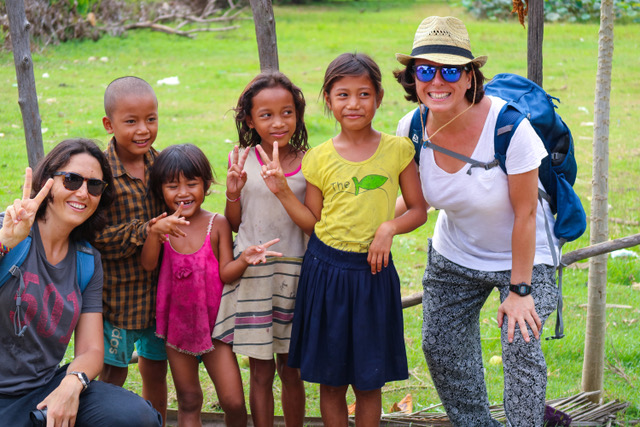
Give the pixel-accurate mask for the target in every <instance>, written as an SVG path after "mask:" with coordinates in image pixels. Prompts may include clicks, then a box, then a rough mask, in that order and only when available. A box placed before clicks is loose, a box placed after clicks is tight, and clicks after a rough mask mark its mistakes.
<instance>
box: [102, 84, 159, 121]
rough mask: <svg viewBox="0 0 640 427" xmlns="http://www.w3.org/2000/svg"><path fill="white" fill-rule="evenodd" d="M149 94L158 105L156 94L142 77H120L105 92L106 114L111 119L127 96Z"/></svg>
mask: <svg viewBox="0 0 640 427" xmlns="http://www.w3.org/2000/svg"><path fill="white" fill-rule="evenodd" d="M147 94H149V95H151V96H153V98H154V99H155V101H156V104H158V99H157V98H156V93H155V92H154V91H153V88H152V87H151V85H150V84H149V83H147V82H146V81H144V80H143V79H141V78H140V77H135V76H124V77H119V78H117V79H115V80H114V81H112V82H111V83H109V86H107V89H106V90H105V91H104V113H105V114H106V116H107V117H109V118H110V119H111V118H112V114H113V112H114V111H115V109H116V105H117V103H118V101H119V100H120V99H122V98H123V97H125V96H131V95H134V96H141V95H147Z"/></svg>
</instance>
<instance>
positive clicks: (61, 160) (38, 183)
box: [31, 138, 115, 240]
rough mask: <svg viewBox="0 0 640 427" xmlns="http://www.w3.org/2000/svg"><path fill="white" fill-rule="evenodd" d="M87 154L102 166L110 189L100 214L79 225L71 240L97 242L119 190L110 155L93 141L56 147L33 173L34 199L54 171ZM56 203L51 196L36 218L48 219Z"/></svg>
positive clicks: (71, 141) (103, 197) (68, 141)
mask: <svg viewBox="0 0 640 427" xmlns="http://www.w3.org/2000/svg"><path fill="white" fill-rule="evenodd" d="M82 153H86V154H88V155H90V156H92V157H93V158H95V159H96V160H97V161H98V163H99V164H100V169H101V170H102V180H103V181H105V182H106V183H107V187H106V188H105V190H104V192H103V193H102V195H101V196H100V202H99V203H98V207H97V208H96V211H95V212H94V213H93V215H91V216H90V217H89V218H88V219H87V220H86V221H85V222H83V223H82V224H80V225H78V226H77V227H76V228H74V229H73V231H71V234H70V236H69V238H70V239H71V240H81V239H84V240H93V238H94V237H95V235H96V233H98V232H99V231H101V230H102V229H104V227H105V226H106V225H107V212H106V211H107V208H108V207H109V206H111V203H113V200H114V197H115V189H114V187H113V174H112V173H111V167H110V166H109V161H108V160H107V158H106V156H105V155H104V154H103V153H102V150H100V148H99V147H98V146H97V145H96V143H95V142H93V141H92V140H90V139H85V138H73V139H65V140H64V141H62V142H60V143H59V144H58V145H56V146H55V147H54V148H53V149H52V150H51V151H50V152H49V153H48V154H47V155H46V156H45V157H44V159H42V160H41V161H40V162H39V163H38V165H37V166H36V168H35V170H34V172H33V178H32V184H31V185H32V186H31V197H35V195H36V194H38V192H39V191H40V190H41V189H42V187H43V186H44V184H45V183H46V182H47V180H48V179H49V178H52V177H53V173H54V172H58V171H59V170H61V169H64V167H65V166H66V165H67V164H68V163H69V161H70V160H71V158H72V157H73V156H75V155H77V154H82ZM52 201H53V195H52V194H51V193H49V194H48V195H47V197H46V198H45V199H44V200H43V201H42V204H41V205H40V207H39V208H38V212H37V213H36V219H44V218H45V215H46V213H47V209H48V208H49V204H50V203H51V202H52Z"/></svg>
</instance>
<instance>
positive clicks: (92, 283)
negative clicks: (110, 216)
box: [0, 139, 161, 426]
mask: <svg viewBox="0 0 640 427" xmlns="http://www.w3.org/2000/svg"><path fill="white" fill-rule="evenodd" d="M112 181H113V178H112V175H111V169H110V168H109V165H108V162H107V159H106V158H105V156H104V155H103V153H102V151H101V150H100V148H99V147H98V146H97V145H96V144H95V143H93V142H92V141H90V140H86V139H69V140H65V141H62V142H61V143H60V144H58V145H57V146H56V147H55V148H53V149H52V150H51V152H49V154H48V155H47V156H46V157H45V158H44V159H43V160H42V161H41V162H40V163H39V164H38V166H37V167H36V169H35V172H34V173H33V178H32V172H31V169H30V168H27V169H26V173H25V182H24V188H23V194H22V199H16V200H15V201H14V203H13V204H12V205H10V206H9V207H8V208H7V209H6V211H5V212H3V213H0V221H1V224H2V228H1V229H0V266H1V268H0V273H6V272H7V271H9V268H10V267H11V265H17V266H18V268H17V269H13V270H12V271H10V272H9V273H8V275H7V276H8V279H6V281H4V283H2V282H0V283H1V284H0V341H1V342H2V362H1V363H0V420H1V423H2V424H3V425H11V426H30V425H31V417H34V418H41V419H43V418H46V421H47V422H48V423H49V424H48V425H56V426H58V425H61V426H73V425H76V426H115V425H136V426H159V425H161V417H160V415H159V414H158V413H157V412H156V411H155V410H154V409H153V408H152V407H151V405H150V404H149V403H148V402H145V401H144V400H142V399H141V398H140V397H138V396H137V395H135V394H133V393H131V392H129V391H126V390H124V389H122V388H120V387H116V386H113V385H110V384H105V383H102V382H100V381H91V380H92V379H93V378H95V377H96V376H97V375H98V373H99V372H100V370H101V369H102V363H103V353H104V344H103V339H102V277H103V275H102V264H101V262H100V254H99V253H98V252H97V251H96V250H95V249H93V247H91V245H89V243H88V242H87V241H89V240H91V239H92V238H93V236H94V233H96V232H97V231H99V230H100V229H102V228H103V227H104V225H105V209H106V208H107V207H108V206H109V205H110V204H111V202H112V200H113V194H112V191H111V184H112ZM23 250H24V251H25V253H26V256H25V257H24V258H23V259H22V260H21V261H18V260H16V259H15V258H16V256H15V254H17V253H20V252H21V251H23ZM12 252H13V253H12ZM9 264H11V265H9ZM0 276H1V274H0ZM72 334H73V336H74V350H75V352H74V358H73V360H72V361H71V362H70V363H69V364H67V365H64V366H62V367H58V366H59V364H60V363H61V361H62V360H63V358H64V355H65V352H66V349H67V346H68V344H69V341H70V340H71V336H72ZM31 412H33V415H30V413H31ZM42 425H44V424H42Z"/></svg>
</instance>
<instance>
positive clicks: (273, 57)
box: [250, 0, 279, 71]
mask: <svg viewBox="0 0 640 427" xmlns="http://www.w3.org/2000/svg"><path fill="white" fill-rule="evenodd" d="M250 3H251V10H252V11H253V23H254V25H255V27H256V40H257V42H258V55H259V57H260V70H261V71H267V70H273V71H278V69H279V65H278V42H277V40H276V20H275V18H274V16H273V6H272V4H271V0H250Z"/></svg>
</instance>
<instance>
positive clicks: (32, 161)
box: [6, 0, 44, 167]
mask: <svg viewBox="0 0 640 427" xmlns="http://www.w3.org/2000/svg"><path fill="white" fill-rule="evenodd" d="M6 6H7V14H8V15H9V31H10V34H11V43H12V45H13V61H14V63H15V66H16V78H17V80H18V104H19V105H20V111H21V112H22V125H23V126H24V134H25V139H26V141H27V156H28V158H29V166H31V167H34V166H35V165H36V164H37V163H38V161H39V160H40V159H42V158H43V157H44V148H43V145H42V130H41V127H40V125H41V119H40V110H39V109H38V96H37V94H36V79H35V77H34V75H33V61H32V59H31V46H30V43H29V28H30V27H31V24H30V23H29V21H27V17H26V14H25V10H24V1H23V0H7V3H6Z"/></svg>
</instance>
